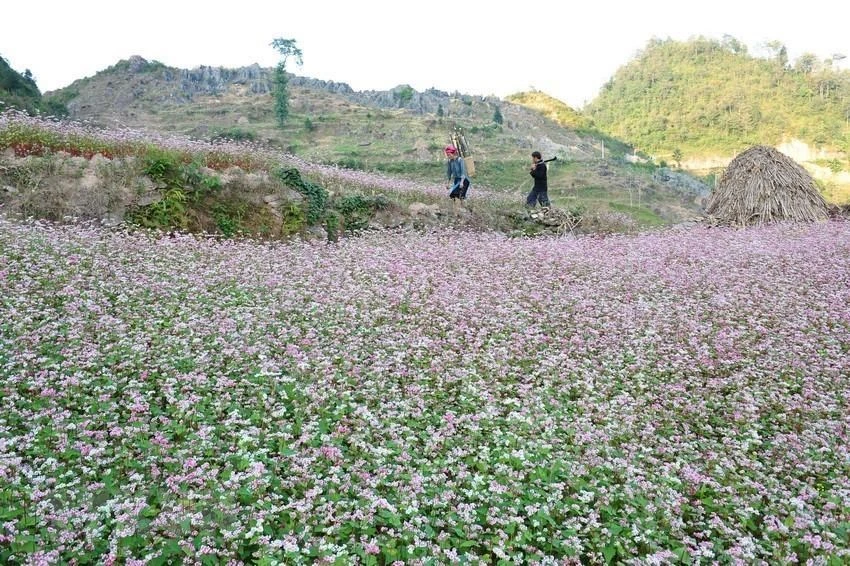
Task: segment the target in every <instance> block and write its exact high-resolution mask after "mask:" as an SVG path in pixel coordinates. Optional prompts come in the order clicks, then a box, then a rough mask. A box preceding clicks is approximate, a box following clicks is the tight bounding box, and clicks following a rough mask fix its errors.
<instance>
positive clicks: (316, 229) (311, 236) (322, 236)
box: [304, 225, 328, 242]
mask: <svg viewBox="0 0 850 566" xmlns="http://www.w3.org/2000/svg"><path fill="white" fill-rule="evenodd" d="M304 239H305V240H307V241H308V242H326V241H327V240H328V232H327V230H325V229H324V228H322V227H321V226H317V225H313V226H309V227H308V228H307V230H306V231H305V233H304Z"/></svg>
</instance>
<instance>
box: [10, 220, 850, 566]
mask: <svg viewBox="0 0 850 566" xmlns="http://www.w3.org/2000/svg"><path fill="white" fill-rule="evenodd" d="M849 401H850V225H848V224H847V223H839V222H831V223H824V224H820V225H815V226H805V227H801V226H775V227H770V228H760V229H750V230H742V231H732V230H728V231H727V230H721V229H694V230H690V231H666V232H657V233H649V234H643V235H638V236H629V237H608V238H578V239H563V240H551V239H550V240H545V239H538V240H516V239H513V240H512V239H507V238H505V237H501V236H496V235H481V234H465V233H456V232H445V231H443V232H436V233H432V234H420V235H411V234H389V233H384V234H377V235H367V236H364V237H362V238H357V239H349V240H345V241H343V242H340V243H339V244H334V245H308V244H300V243H292V244H276V245H261V244H255V243H249V242H237V241H224V242H215V241H209V240H201V239H197V238H193V237H189V236H177V237H175V238H169V237H165V238H162V239H159V238H157V237H154V236H145V235H126V234H123V235H122V234H116V233H110V232H102V231H98V230H95V229H88V228H81V227H79V226H76V227H55V226H48V225H46V224H39V223H24V224H22V223H14V222H11V221H9V220H5V219H2V217H0V407H2V408H1V409H0V562H3V563H12V564H52V563H65V564H74V563H76V564H91V563H98V564H113V563H120V564H143V563H150V564H164V563H178V564H179V563H187V564H219V563H223V564H228V563H229V564H238V563H245V564H249V563H259V564H274V563H280V564H312V563H328V564H331V563H333V564H405V565H408V564H423V565H424V564H449V563H463V564H565V563H567V564H568V563H574V562H575V563H579V562H581V563H605V562H619V563H633V564H667V563H712V562H714V561H716V562H717V563H719V564H730V563H741V564H753V563H756V564H758V563H763V564H779V563H795V562H800V563H807V561H809V562H808V563H811V564H846V563H847V562H848V561H850V538H848V537H850V534H848V533H849V532H850V479H849V478H850V436H848V429H849V428H850V411H848V408H850V407H848V404H850V403H849Z"/></svg>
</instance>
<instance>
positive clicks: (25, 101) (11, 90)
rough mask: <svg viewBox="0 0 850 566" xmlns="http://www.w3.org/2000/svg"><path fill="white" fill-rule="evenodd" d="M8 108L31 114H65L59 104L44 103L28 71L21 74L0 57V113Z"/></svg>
mask: <svg viewBox="0 0 850 566" xmlns="http://www.w3.org/2000/svg"><path fill="white" fill-rule="evenodd" d="M10 107H15V108H17V109H19V110H23V111H25V112H29V113H31V114H34V113H36V112H46V113H50V114H56V115H63V114H67V110H66V109H65V107H64V105H62V104H61V103H59V102H55V101H46V100H44V99H43V98H42V96H41V91H39V90H38V86H36V84H35V80H34V79H33V77H32V74H31V73H30V71H29V69H27V70H26V71H24V72H23V74H21V73H19V72H17V71H16V70H15V69H13V68H12V67H11V66H9V63H8V62H7V61H6V60H5V59H4V58H3V57H0V112H2V111H3V110H5V109H7V108H10Z"/></svg>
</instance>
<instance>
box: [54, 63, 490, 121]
mask: <svg viewBox="0 0 850 566" xmlns="http://www.w3.org/2000/svg"><path fill="white" fill-rule="evenodd" d="M273 75H274V69H271V68H265V67H260V66H259V65H258V64H256V63H255V64H253V65H250V66H247V67H239V68H236V69H228V68H225V67H210V66H205V65H203V66H200V67H196V68H194V69H178V68H174V67H166V66H165V65H162V64H161V63H157V62H151V61H148V60H146V59H144V58H142V57H139V56H138V55H134V56H133V57H130V58H129V59H127V60H123V61H120V62H119V63H118V64H116V65H113V66H112V67H110V68H109V69H106V70H105V71H101V72H100V73H98V74H97V75H95V77H92V78H88V79H83V80H81V81H77V82H76V83H74V84H73V85H71V87H68V88H69V89H74V88H76V89H78V90H79V88H80V87H81V86H82V84H83V83H85V84H86V85H87V86H89V87H94V89H93V90H94V91H95V92H91V90H92V89H91V88H89V91H90V92H88V93H87V95H88V96H87V97H86V100H85V101H82V100H80V101H74V100H73V98H72V99H71V101H70V102H69V108H70V110H71V112H72V113H73V114H77V115H79V114H85V112H84V111H83V110H84V106H85V105H91V103H92V95H94V98H95V99H98V98H101V96H102V98H103V100H102V102H107V101H109V102H110V103H111V104H113V105H119V106H120V105H124V104H129V103H131V102H132V101H133V100H136V99H139V98H147V99H149V100H152V101H156V102H160V103H174V104H181V103H189V102H191V101H192V100H193V98H194V97H196V96H214V95H219V94H223V93H224V92H226V91H227V90H228V88H230V87H231V86H232V85H241V86H243V87H246V89H245V91H247V93H250V94H254V95H266V94H270V93H271V92H272V82H273ZM95 82H97V83H102V85H95V84H94V83H95ZM289 84H290V85H291V86H293V87H300V88H305V89H311V90H318V91H325V92H329V93H332V94H336V95H340V96H342V97H344V98H346V99H347V100H349V101H351V102H353V103H355V104H359V105H362V106H371V107H375V108H384V109H390V108H398V109H404V110H408V111H411V112H414V113H417V114H437V113H439V111H440V109H442V110H443V111H444V112H448V111H449V108H450V107H451V109H452V114H453V115H455V116H471V115H473V114H474V113H475V110H474V109H473V107H474V106H475V105H477V104H478V105H480V104H484V105H487V106H489V105H491V104H497V103H499V102H500V101H499V99H497V98H491V97H481V96H471V95H465V94H460V93H454V94H449V93H448V92H444V91H441V90H437V89H433V88H431V89H427V90H425V91H423V92H419V91H416V90H414V89H413V88H411V87H410V86H408V85H399V86H397V87H395V88H393V89H391V90H368V91H355V90H354V89H352V88H351V86H349V85H348V84H346V83H341V82H334V81H325V80H320V79H313V78H308V77H299V76H295V75H290V83H289ZM101 86H102V88H100V87H101ZM96 91H102V92H96ZM245 91H243V92H245ZM453 101H454V104H453ZM458 103H459V104H458ZM490 113H492V109H491V110H490Z"/></svg>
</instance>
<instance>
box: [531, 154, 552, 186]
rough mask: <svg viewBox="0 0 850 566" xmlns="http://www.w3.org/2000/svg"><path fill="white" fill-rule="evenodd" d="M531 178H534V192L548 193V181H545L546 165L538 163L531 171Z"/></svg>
mask: <svg viewBox="0 0 850 566" xmlns="http://www.w3.org/2000/svg"><path fill="white" fill-rule="evenodd" d="M531 176H532V177H534V189H533V190H534V191H535V192H538V191H548V190H549V181H548V180H547V179H546V164H545V163H543V162H542V161H538V162H537V165H535V166H534V169H533V170H532V171H531Z"/></svg>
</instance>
